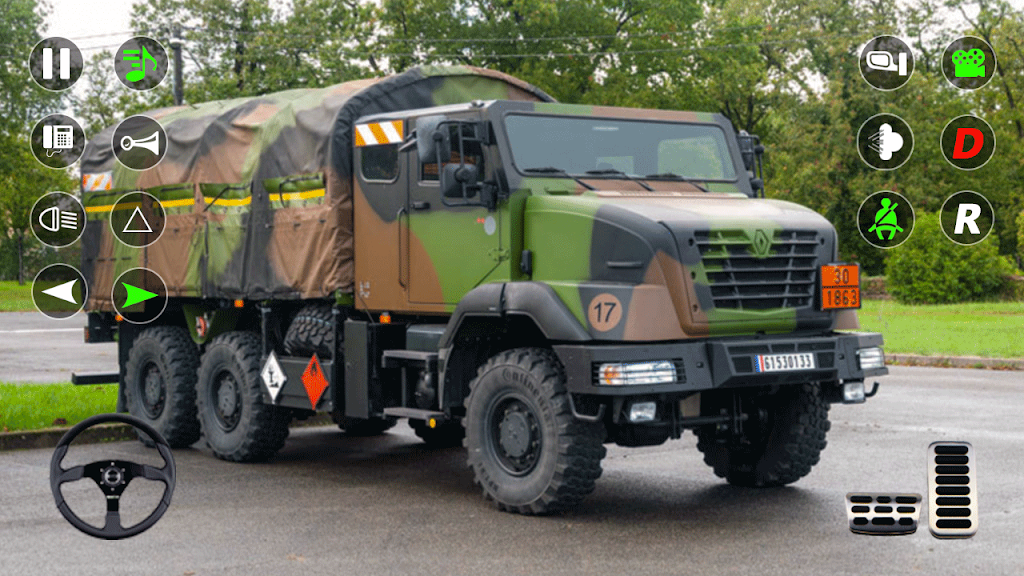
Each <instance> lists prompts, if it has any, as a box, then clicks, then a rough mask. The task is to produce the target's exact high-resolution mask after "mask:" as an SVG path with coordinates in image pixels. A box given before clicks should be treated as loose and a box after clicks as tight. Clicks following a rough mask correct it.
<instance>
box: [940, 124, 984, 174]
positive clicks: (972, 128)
mask: <svg viewBox="0 0 1024 576" xmlns="http://www.w3.org/2000/svg"><path fill="white" fill-rule="evenodd" d="M940 148H941V149H942V155H943V156H945V157H946V161H947V162H949V163H950V164H952V165H953V166H956V167H957V168H959V169H961V170H975V169H978V168H981V167H982V166H984V165H985V164H986V163H987V162H988V161H989V160H991V159H992V155H993V154H995V151H996V134H995V132H994V131H993V130H992V127H991V126H989V124H988V122H985V121H984V120H982V119H981V118H978V117H977V116H972V115H970V114H965V115H964V116H959V117H957V118H954V119H952V120H950V121H949V123H948V124H946V127H945V128H944V129H943V130H942V137H941V141H940Z"/></svg>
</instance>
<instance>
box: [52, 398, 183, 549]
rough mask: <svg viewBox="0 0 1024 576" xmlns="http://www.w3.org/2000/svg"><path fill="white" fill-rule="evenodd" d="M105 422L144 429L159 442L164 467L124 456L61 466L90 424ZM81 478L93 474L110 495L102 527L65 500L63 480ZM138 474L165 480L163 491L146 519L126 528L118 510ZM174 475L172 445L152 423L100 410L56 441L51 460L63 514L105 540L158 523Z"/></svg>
mask: <svg viewBox="0 0 1024 576" xmlns="http://www.w3.org/2000/svg"><path fill="white" fill-rule="evenodd" d="M105 422H122V423H124V424H129V425H131V426H134V427H135V428H137V429H139V430H142V431H143V432H145V433H146V435H147V436H149V437H150V438H152V439H153V442H155V443H156V449H157V451H159V452H160V457H161V458H163V461H164V466H163V468H155V467H153V466H149V465H146V464H136V463H134V462H126V461H124V460H99V461H97V462H93V463H92V464H86V465H85V466H75V467H73V468H68V469H64V468H62V467H61V465H60V463H61V461H63V460H64V455H65V454H67V452H68V447H69V445H70V444H71V442H72V441H73V440H74V439H75V438H77V437H78V435H79V434H81V433H82V432H83V431H84V430H86V429H87V428H91V427H93V426H95V425H97V424H103V423H105ZM82 478H90V479H92V480H93V481H94V482H96V485H97V486H99V488H100V490H102V491H103V494H104V496H106V498H107V518H106V522H105V523H104V525H103V528H97V527H96V526H93V525H92V524H88V523H86V522H84V521H83V520H82V519H81V518H79V517H78V516H76V515H75V513H74V512H72V511H71V508H69V507H68V505H67V503H66V502H64V496H63V495H61V493H60V487H61V485H62V484H66V483H68V482H74V481H76V480H81V479H82ZM135 478H145V479H146V480H155V481H157V482H163V483H164V494H163V496H162V497H161V499H160V504H159V505H158V506H157V507H156V510H154V511H153V513H152V514H150V515H149V516H147V517H146V519H145V520H143V521H142V522H139V523H138V524H136V525H134V526H131V527H128V528H123V527H122V526H121V514H120V512H119V510H120V508H119V505H120V501H121V494H123V493H124V491H125V489H126V488H128V484H129V483H130V482H131V481H132V480H133V479H135ZM174 479H175V472H174V457H173V456H172V455H171V447H170V445H168V444H167V440H165V439H164V438H163V436H161V435H160V433H159V432H157V431H156V430H154V429H153V427H152V426H150V425H149V424H146V423H145V422H143V421H142V420H139V419H138V418H135V417H134V416H129V415H128V414H100V415H97V416H92V417H90V418H86V419H85V420H82V421H81V422H79V423H78V424H76V425H75V426H74V427H73V428H72V429H70V430H68V431H67V433H66V434H64V437H62V438H61V439H60V442H58V443H57V448H56V450H54V451H53V458H52V459H51V460H50V488H51V489H52V490H53V499H54V500H55V501H56V502H57V510H60V513H61V514H62V515H63V516H64V518H66V519H67V521H68V522H70V523H71V525H72V526H74V527H75V528H78V529H79V530H81V531H82V532H85V533H86V534H88V535H90V536H95V537H96V538H103V539H106V540H120V539H122V538H130V537H132V536H136V535H138V534H141V533H143V532H145V531H146V530H148V529H149V528H150V527H152V526H153V525H154V524H156V522H157V520H159V519H160V517H161V516H163V515H164V512H166V511H167V507H168V506H170V505H171V494H173V493H174Z"/></svg>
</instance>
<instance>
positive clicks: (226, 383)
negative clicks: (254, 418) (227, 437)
mask: <svg viewBox="0 0 1024 576" xmlns="http://www.w3.org/2000/svg"><path fill="white" fill-rule="evenodd" d="M214 400H215V401H216V405H217V420H218V421H219V424H220V425H221V428H223V429H224V430H225V431H228V432H230V431H231V430H233V429H234V428H235V426H236V425H237V424H238V420H239V415H240V410H239V408H240V405H241V398H240V397H239V388H238V382H237V381H236V380H235V377H234V376H232V375H231V374H230V373H227V372H225V373H223V374H222V375H221V376H220V377H219V378H218V379H217V385H216V388H215V391H214Z"/></svg>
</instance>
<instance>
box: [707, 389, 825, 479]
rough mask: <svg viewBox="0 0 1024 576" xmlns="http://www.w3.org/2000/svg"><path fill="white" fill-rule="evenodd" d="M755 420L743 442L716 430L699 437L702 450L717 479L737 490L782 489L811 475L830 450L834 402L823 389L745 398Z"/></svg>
mask: <svg viewBox="0 0 1024 576" xmlns="http://www.w3.org/2000/svg"><path fill="white" fill-rule="evenodd" d="M741 403H742V405H743V407H744V412H746V413H747V414H748V416H749V418H748V419H747V421H746V422H744V424H743V432H744V433H743V435H741V436H740V437H738V438H737V437H735V436H729V437H722V436H719V435H717V434H716V431H715V429H714V427H713V426H705V427H703V428H701V429H699V430H698V431H697V438H698V440H697V448H698V449H699V450H700V451H701V452H703V453H704V462H705V463H707V464H708V465H709V466H711V467H712V468H713V469H714V471H715V474H716V475H717V476H719V477H722V478H725V479H726V480H727V481H728V482H729V483H730V484H733V485H736V486H758V487H761V486H782V485H785V484H791V483H793V482H796V481H797V480H799V479H800V478H803V477H804V476H806V475H807V474H809V473H810V472H811V468H813V467H814V465H815V464H817V463H818V460H819V459H820V455H821V451H822V450H823V449H824V448H825V445H826V441H825V435H826V434H827V433H828V430H829V428H830V426H831V424H830V423H829V421H828V408H829V405H828V402H826V401H825V400H824V398H823V397H822V395H821V389H820V387H819V386H818V385H817V384H801V385H798V386H791V387H788V388H784V389H783V390H782V391H780V392H777V393H775V394H771V395H765V396H753V395H749V396H744V397H741Z"/></svg>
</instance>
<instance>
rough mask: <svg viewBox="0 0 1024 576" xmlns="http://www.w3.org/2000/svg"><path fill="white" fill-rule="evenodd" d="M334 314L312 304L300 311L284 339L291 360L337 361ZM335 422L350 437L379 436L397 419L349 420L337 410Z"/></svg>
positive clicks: (318, 305)
mask: <svg viewBox="0 0 1024 576" xmlns="http://www.w3.org/2000/svg"><path fill="white" fill-rule="evenodd" d="M333 322H334V318H333V311H332V310H331V307H330V305H328V304H326V303H317V304H309V305H307V306H305V307H304V308H302V309H301V310H299V313H298V314H296V315H295V318H294V319H293V320H292V323H291V324H290V325H289V326H288V332H287V333H286V334H285V337H284V351H285V353H286V354H288V355H289V356H310V355H312V354H314V353H315V354H316V355H317V356H318V357H319V358H320V359H321V360H333V359H334V329H333V327H332V323H333ZM331 417H332V418H333V419H334V422H335V423H336V424H337V425H338V428H341V429H342V430H344V431H345V434H347V435H349V436H377V435H379V434H383V433H384V432H385V431H387V430H390V429H391V428H392V427H393V426H394V425H395V423H396V420H395V419H394V418H369V419H362V418H349V417H346V416H344V415H343V414H342V413H340V412H338V411H337V410H335V412H334V413H332V414H331Z"/></svg>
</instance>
